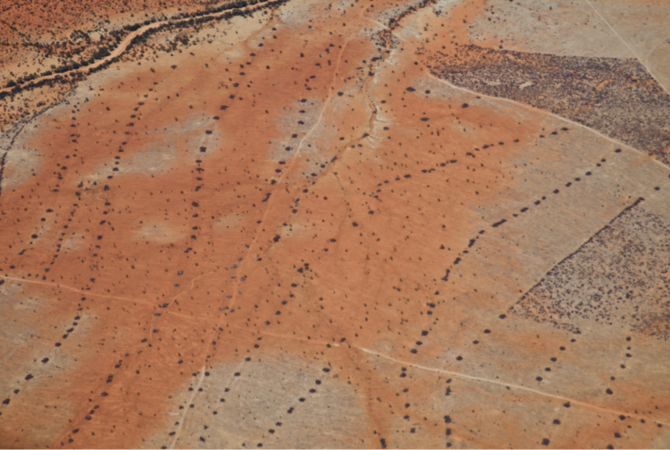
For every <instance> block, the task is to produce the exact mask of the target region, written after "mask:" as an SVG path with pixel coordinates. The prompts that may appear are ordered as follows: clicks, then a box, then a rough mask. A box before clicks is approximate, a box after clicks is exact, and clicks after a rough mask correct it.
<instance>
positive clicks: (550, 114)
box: [426, 72, 670, 171]
mask: <svg viewBox="0 0 670 450" xmlns="http://www.w3.org/2000/svg"><path fill="white" fill-rule="evenodd" d="M426 75H427V76H428V77H430V78H432V79H433V80H435V81H439V82H440V83H444V84H446V85H447V86H449V87H451V88H453V89H457V90H459V91H463V92H467V93H468V94H472V95H475V96H477V95H478V96H480V97H486V98H488V99H491V100H496V101H499V102H505V103H510V104H512V105H515V106H520V107H522V108H524V109H527V110H529V111H533V112H535V113H542V114H546V115H548V116H551V117H554V118H556V119H559V120H562V121H564V122H567V123H569V124H572V125H575V126H578V127H580V128H583V129H585V130H587V131H590V132H591V133H594V134H597V135H598V136H600V137H601V138H604V139H607V140H608V141H610V142H612V143H614V144H616V145H618V146H621V147H622V148H623V147H626V148H627V149H629V150H632V151H633V152H635V153H638V154H639V155H641V156H642V157H644V159H645V160H650V161H652V162H653V163H655V164H658V165H659V166H661V167H663V168H664V169H665V170H667V171H670V167H669V166H667V165H665V164H663V163H662V162H661V161H659V160H657V159H656V158H652V157H651V156H649V155H648V154H647V153H645V152H643V151H641V150H638V149H636V148H635V147H631V146H630V145H628V144H624V143H623V142H620V141H617V140H616V139H613V138H611V137H609V136H607V135H605V134H603V133H601V132H599V131H597V130H594V129H593V128H591V127H588V126H586V125H582V124H581V123H579V122H574V121H572V120H570V119H566V118H565V117H563V116H559V115H558V114H554V113H552V112H550V111H547V110H545V109H540V108H535V107H534V106H530V105H527V104H525V103H521V102H517V101H515V100H510V99H508V98H504V97H494V96H492V95H486V94H483V93H481V92H475V91H471V90H470V89H467V88H464V87H460V86H456V85H455V84H452V83H450V82H448V81H446V80H443V79H441V78H438V77H436V76H435V75H433V74H432V73H430V72H426Z"/></svg>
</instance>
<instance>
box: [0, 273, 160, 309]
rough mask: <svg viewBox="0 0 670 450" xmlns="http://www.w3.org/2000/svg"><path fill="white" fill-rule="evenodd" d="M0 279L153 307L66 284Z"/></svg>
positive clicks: (145, 303) (138, 301)
mask: <svg viewBox="0 0 670 450" xmlns="http://www.w3.org/2000/svg"><path fill="white" fill-rule="evenodd" d="M0 278H4V279H5V280H10V281H15V282H18V283H27V284H37V285H41V286H50V287H55V288H58V289H65V290H67V291H70V292H77V293H79V294H84V295H88V296H90V297H101V298H111V299H114V300H123V301H125V302H131V303H134V304H137V303H141V304H143V305H149V306H154V305H153V303H152V302H150V301H149V300H145V299H136V298H128V297H120V296H118V295H106V294H96V293H95V292H91V291H84V290H82V289H77V288H75V287H72V286H68V285H66V284H58V283H50V282H48V281H39V280H25V279H23V278H16V277H10V276H7V275H0Z"/></svg>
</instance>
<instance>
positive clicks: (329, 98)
mask: <svg viewBox="0 0 670 450" xmlns="http://www.w3.org/2000/svg"><path fill="white" fill-rule="evenodd" d="M348 43H349V41H348V40H347V41H345V43H344V45H343V46H342V49H341V50H340V54H339V55H338V57H337V63H336V64H335V69H334V72H333V79H332V81H331V84H330V90H329V92H328V96H327V97H326V100H325V101H324V105H323V108H322V109H321V113H320V114H319V118H318V120H317V122H316V123H315V124H314V126H313V127H312V128H311V129H310V130H309V131H308V132H307V134H306V135H305V136H304V137H303V138H302V139H301V140H300V144H299V145H298V148H297V150H296V152H295V154H294V155H293V156H292V158H291V161H290V162H289V164H288V167H287V168H286V170H285V171H284V172H282V174H281V176H280V177H279V180H278V181H277V188H275V192H276V191H277V189H278V188H279V186H280V185H281V182H282V181H283V179H284V178H285V176H286V174H287V173H288V172H289V169H290V168H291V167H292V165H293V164H294V162H295V160H296V158H297V156H298V155H299V154H300V150H301V148H302V145H303V143H304V142H305V139H306V138H307V137H308V136H309V135H310V134H311V133H312V132H313V131H314V130H315V129H316V127H318V126H319V124H320V122H321V119H322V118H323V115H324V112H325V110H326V108H327V107H328V105H329V104H330V100H331V98H332V96H333V90H334V85H335V79H336V77H337V75H338V73H339V72H338V69H339V66H340V61H341V59H342V54H343V53H344V50H345V49H346V47H347V44H348ZM273 193H274V192H273ZM275 197H276V196H274V195H272V196H271V197H270V199H269V200H268V206H267V208H266V210H265V212H264V213H263V217H262V218H261V223H260V224H259V225H258V227H257V229H256V233H255V234H254V238H253V240H252V242H251V245H249V250H248V251H247V254H246V257H245V258H244V260H243V261H244V262H245V263H246V262H247V261H248V260H249V257H250V255H251V253H252V252H253V251H254V248H255V246H256V243H257V242H258V236H259V235H260V234H261V230H262V227H263V225H264V223H265V221H266V219H267V215H268V212H269V211H270V209H271V207H272V203H273V199H274V198H275ZM240 269H241V267H240ZM239 284H240V279H239V278H238V279H237V281H236V283H235V289H234V291H233V294H232V298H231V300H230V303H229V308H230V309H232V308H233V307H234V305H235V300H236V299H237V293H238V290H239V289H238V288H239ZM235 328H240V329H242V328H241V327H235ZM214 329H215V330H216V327H214ZM214 333H215V331H212V332H211V333H210V339H208V340H207V342H208V343H209V342H211V335H212V334H214ZM276 337H284V336H279V335H277V336H276ZM209 346H210V344H207V349H209ZM206 355H207V352H205V361H204V362H203V365H202V369H201V374H200V380H199V381H198V385H197V387H196V388H195V389H194V391H193V395H192V396H191V399H190V400H189V404H191V403H192V402H193V400H194V399H195V397H196V395H197V393H198V389H199V388H200V386H201V384H202V381H203V379H204V376H205V375H204V374H205V370H206V369H207V356H206ZM243 364H244V363H240V365H239V366H238V369H239V368H240V367H241V366H242V365H243ZM236 371H237V370H236ZM189 409H190V408H186V411H184V414H183V416H182V420H180V421H179V426H178V428H177V430H176V432H175V438H174V440H173V442H172V444H171V445H170V448H174V447H175V445H176V444H177V440H178V439H179V435H180V432H181V430H182V427H183V425H184V421H185V420H186V417H187V415H188V410H189Z"/></svg>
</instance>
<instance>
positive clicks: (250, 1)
mask: <svg viewBox="0 0 670 450" xmlns="http://www.w3.org/2000/svg"><path fill="white" fill-rule="evenodd" d="M289 1H290V0H272V1H270V0H237V1H235V2H233V3H228V4H226V5H222V6H219V7H216V8H210V9H207V10H205V11H200V12H195V13H191V14H185V15H184V17H181V16H173V17H172V18H171V19H170V20H178V19H186V18H188V17H190V18H188V20H182V21H180V22H176V23H164V24H162V25H160V26H158V27H156V28H152V29H150V30H147V31H146V32H145V33H142V34H141V35H138V36H135V37H134V38H133V40H132V41H131V42H130V44H129V45H128V47H127V48H126V50H128V49H130V48H131V47H132V46H133V45H136V44H138V43H144V42H146V40H147V37H148V36H149V35H151V34H153V33H156V32H158V31H161V30H164V29H166V28H171V27H175V28H185V27H188V26H191V25H195V24H202V23H205V22H209V21H212V20H228V19H231V18H233V17H235V16H244V15H249V14H251V13H252V12H254V11H258V10H259V9H261V8H260V6H259V7H257V8H253V9H251V10H247V11H243V10H241V9H240V8H245V7H247V6H249V5H256V4H259V3H265V4H266V5H265V6H266V7H268V8H275V7H278V6H280V5H282V4H284V3H287V2H289ZM225 10H232V11H228V12H227V13H226V14H222V15H221V16H218V17H213V16H211V15H210V16H206V17H202V16H203V15H207V14H216V13H218V12H221V11H225ZM194 17H197V18H194ZM156 21H157V20H156V18H153V19H147V20H145V21H144V22H143V23H139V24H133V25H126V26H124V27H123V29H124V30H126V31H131V32H132V31H135V30H137V29H139V28H140V27H142V26H144V25H148V24H150V23H152V22H156ZM124 34H125V33H123V32H119V31H113V32H112V36H113V37H114V39H115V40H116V45H110V46H103V47H101V48H100V49H98V50H97V51H96V52H95V53H94V54H93V56H91V57H90V58H89V59H88V60H85V61H84V60H82V61H80V62H78V63H77V62H75V63H72V64H67V65H64V66H59V67H56V68H55V69H54V70H53V71H51V70H47V71H46V72H43V73H41V74H38V73H34V74H30V75H26V76H25V77H20V78H19V79H17V80H16V81H14V80H11V81H9V82H8V83H7V85H6V86H5V87H7V88H12V89H11V91H9V92H0V100H1V99H4V98H5V97H8V96H10V95H15V94H18V93H20V92H22V91H24V90H29V89H34V88H37V87H41V86H44V85H49V86H52V85H53V83H54V82H56V83H64V82H67V83H71V82H72V81H78V80H79V79H81V78H83V75H84V74H83V73H81V72H74V73H73V75H75V74H76V76H71V77H69V78H68V76H67V74H66V75H65V76H61V75H57V76H56V77H54V78H52V79H49V80H41V81H38V82H36V83H31V81H32V80H34V79H35V78H39V77H44V76H49V75H53V74H54V73H56V74H61V73H65V72H70V71H72V70H77V69H80V68H82V67H86V66H88V65H90V64H93V63H94V62H95V61H96V60H98V59H103V58H105V57H107V56H109V55H110V54H111V51H112V50H114V49H115V48H116V46H117V45H118V44H119V42H121V39H122V36H123V35H124ZM118 61H119V57H118V56H117V57H115V58H112V59H111V60H109V61H106V62H105V63H104V64H100V65H99V66H97V67H93V68H91V69H89V70H88V74H89V75H90V74H93V73H95V72H98V71H100V70H103V69H106V68H107V67H109V66H110V65H111V64H113V63H117V62H118Z"/></svg>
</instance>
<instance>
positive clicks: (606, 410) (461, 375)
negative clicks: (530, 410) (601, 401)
mask: <svg viewBox="0 0 670 450" xmlns="http://www.w3.org/2000/svg"><path fill="white" fill-rule="evenodd" d="M352 347H353V346H352ZM355 348H357V349H358V350H360V351H362V352H364V353H367V354H369V355H374V356H377V357H379V358H383V359H386V360H389V361H393V362H395V363H398V364H402V365H405V366H409V367H414V368H415V369H421V370H426V371H428V372H434V373H442V374H445V375H451V376H454V377H458V378H463V379H466V380H472V381H478V382H482V383H490V384H495V385H498V386H502V387H504V388H511V389H517V390H521V391H526V392H530V393H533V394H536V395H541V396H543V397H548V398H553V399H555V400H560V401H562V402H570V404H571V405H573V404H574V405H579V406H582V407H584V408H588V409H592V410H595V411H601V412H604V413H608V414H615V415H617V416H619V415H624V416H630V417H637V418H640V419H645V420H649V421H652V422H655V423H658V424H662V425H670V422H663V421H660V420H655V419H652V418H650V417H649V416H642V415H640V414H632V413H629V412H625V411H617V410H615V409H609V408H603V407H600V406H596V405H593V404H591V403H587V402H583V401H581V400H576V399H574V398H570V397H565V396H563V395H557V394H549V393H548V392H543V391H540V390H537V389H533V388H529V387H525V386H521V385H518V384H511V383H505V382H502V381H496V380H491V379H488V378H482V377H475V376H472V375H466V374H464V373H460V372H454V371H451V370H444V369H436V368H434V367H427V366H422V365H419V364H414V363H410V362H407V361H401V360H399V359H395V358H392V357H390V356H387V355H384V354H382V353H377V352H375V351H373V350H369V349H367V348H363V347H355Z"/></svg>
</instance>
